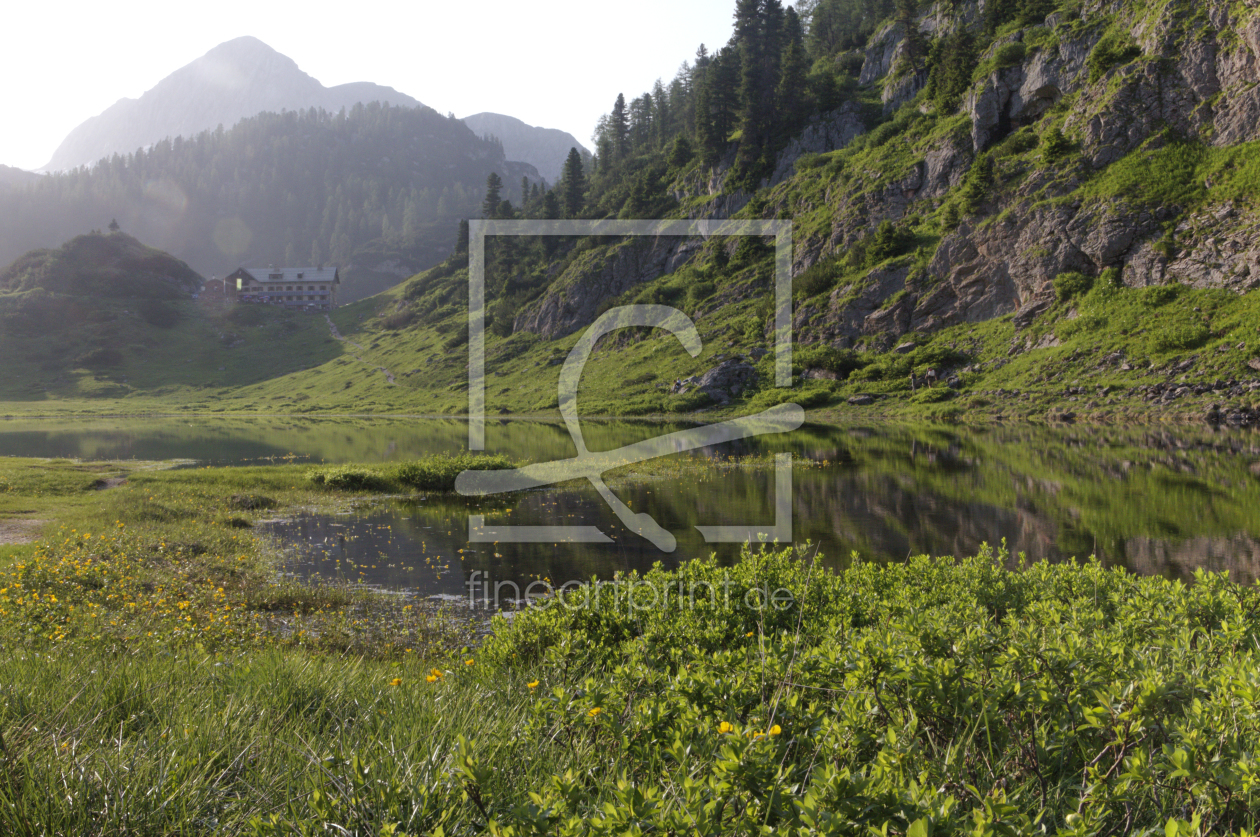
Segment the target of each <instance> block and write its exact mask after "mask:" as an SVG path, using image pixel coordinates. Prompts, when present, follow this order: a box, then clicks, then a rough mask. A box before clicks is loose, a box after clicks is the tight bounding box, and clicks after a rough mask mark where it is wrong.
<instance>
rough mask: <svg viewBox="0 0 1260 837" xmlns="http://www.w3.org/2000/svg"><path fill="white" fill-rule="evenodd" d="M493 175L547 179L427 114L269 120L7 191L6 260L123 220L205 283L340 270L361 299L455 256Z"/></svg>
mask: <svg viewBox="0 0 1260 837" xmlns="http://www.w3.org/2000/svg"><path fill="white" fill-rule="evenodd" d="M492 171H493V172H497V173H499V174H502V175H503V176H504V177H505V178H506V179H507V181H508V183H509V184H513V185H512V186H510V187H509V188H513V189H519V183H520V181H521V179H522V178H523V177H530V178H533V179H535V180H536V179H537V173H536V172H535V171H534V170H533V168H532V167H530V166H527V165H524V164H517V163H509V162H508V161H506V160H505V159H504V155H503V150H502V148H501V146H499V145H498V144H497V143H495V142H491V141H486V140H483V139H481V138H479V137H477V136H476V135H475V134H473V132H472V131H470V130H469V129H468V128H467V126H465V125H464V124H463V123H462V122H460V121H459V120H455V119H450V118H447V117H444V116H441V115H439V114H438V113H436V112H435V111H433V110H431V109H428V108H394V107H388V106H382V105H379V104H376V103H373V104H370V105H367V106H357V107H355V108H353V109H351V110H350V111H348V112H345V111H342V112H338V113H336V114H332V113H328V112H325V111H316V110H308V111H303V112H287V113H283V114H271V113H265V114H260V115H258V116H255V117H253V118H250V119H246V120H243V121H241V122H240V123H239V124H237V125H236V126H235V127H234V128H232V129H231V130H217V131H212V132H204V133H201V134H198V135H197V136H195V137H193V138H191V139H181V138H176V139H175V140H174V141H170V140H167V141H163V142H159V143H157V144H156V145H154V146H152V147H151V148H149V149H148V150H144V151H138V152H136V153H135V154H130V155H127V156H125V157H124V156H114V157H111V158H109V159H107V160H103V161H102V162H101V163H100V164H99V165H97V166H96V167H94V168H91V169H76V170H74V171H70V172H66V173H62V174H57V175H51V176H48V177H42V178H34V179H32V180H31V181H30V182H29V183H27V184H26V185H25V186H22V187H20V188H13V189H10V190H0V263H8V262H10V261H12V260H13V259H15V258H17V257H18V256H20V255H21V254H22V253H24V252H26V251H27V250H30V249H33V248H37V247H48V246H55V245H58V244H60V243H61V242H62V241H65V240H66V239H68V238H71V237H73V236H74V235H77V234H81V233H85V232H88V231H89V230H91V229H102V228H104V227H105V226H106V225H107V224H109V223H110V221H111V220H112V219H117V221H118V223H119V224H120V225H121V226H122V228H123V229H124V230H125V231H127V232H130V233H132V234H134V235H136V236H137V237H138V238H140V239H142V240H144V241H145V242H146V243H149V244H152V245H153V246H156V247H158V248H160V249H163V250H167V251H169V252H171V253H173V254H174V255H176V256H178V257H179V258H181V259H183V260H184V261H187V262H188V263H189V264H190V265H192V266H193V267H194V268H195V269H196V270H198V272H200V273H202V274H204V275H206V276H210V275H212V274H218V275H220V276H221V275H224V274H226V273H228V272H230V271H231V270H233V269H235V268H236V267H239V266H240V265H242V264H268V263H288V264H295V263H312V264H318V263H326V262H331V263H335V264H338V265H339V266H341V267H342V275H343V278H344V279H345V281H346V286H347V287H346V290H347V297H348V298H350V299H353V298H356V296H358V295H363V294H361V293H360V294H356V293H355V286H356V283H365V284H367V285H368V286H369V288H370V290H371V292H375V291H377V290H380V289H381V285H382V278H383V281H384V282H385V283H388V284H392V283H393V282H397V281H399V280H400V279H401V278H405V277H406V276H409V275H411V274H412V273H414V272H415V271H417V270H419V269H422V268H424V267H426V266H428V265H432V264H435V263H436V262H438V261H440V260H441V259H442V258H444V257H445V256H446V255H447V254H448V253H449V252H450V250H451V247H452V245H453V243H454V239H455V233H456V227H457V219H458V218H460V217H467V216H468V215H469V214H470V213H472V212H474V211H475V207H476V206H477V205H478V204H479V203H480V201H481V198H482V194H481V193H482V190H483V184H484V182H485V179H486V175H487V174H488V173H489V172H492ZM373 282H375V283H376V284H372V283H373ZM385 286H387V284H386V285H385Z"/></svg>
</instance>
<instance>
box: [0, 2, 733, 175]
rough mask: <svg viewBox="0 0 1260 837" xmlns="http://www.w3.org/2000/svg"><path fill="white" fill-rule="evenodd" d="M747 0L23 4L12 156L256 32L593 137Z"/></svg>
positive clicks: (356, 73) (4, 61)
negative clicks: (620, 98)
mask: <svg viewBox="0 0 1260 837" xmlns="http://www.w3.org/2000/svg"><path fill="white" fill-rule="evenodd" d="M734 9H735V0H633V2H617V3H612V2H607V0H602V2H601V0H594V2H591V1H590V0H587V2H579V0H538V2H533V3H529V2H522V1H521V0H481V1H480V2H463V3H461V2H458V0H457V1H456V2H434V1H433V0H411V2H394V3H391V2H381V0H356V2H352V3H335V4H334V3H328V4H319V3H311V2H309V1H308V2H302V3H296V2H269V1H268V0H248V2H245V1H243V0H212V2H203V3H172V2H171V1H170V0H162V1H161V2H155V0H131V1H130V2H123V3H110V2H102V1H101V0H93V2H90V3H88V2H57V0H53V2H52V3H12V4H8V6H7V7H6V9H5V13H4V17H5V46H4V49H0V79H3V88H0V89H2V90H3V93H2V94H0V113H4V114H5V115H6V119H5V121H6V122H7V123H8V126H7V128H6V129H4V130H0V163H3V164H6V165H10V166H18V167H20V168H25V169H34V168H38V167H40V166H42V165H44V164H45V163H46V162H48V159H49V158H50V157H51V156H52V153H53V150H54V149H55V148H56V147H57V146H58V145H59V144H60V143H61V140H62V139H63V138H64V137H65V135H66V134H67V133H69V131H70V130H71V129H72V128H74V127H75V126H76V125H78V124H79V123H80V122H82V121H83V120H85V119H87V118H88V117H90V116H95V115H96V114H98V113H100V112H101V111H103V110H104V109H105V108H107V107H109V106H110V105H112V104H113V103H114V102H116V101H117V100H118V99H120V98H122V97H124V96H126V97H131V98H135V97H138V96H139V95H140V94H141V93H143V92H144V91H146V90H148V89H149V88H151V87H153V86H154V85H155V84H157V82H158V81H160V80H161V79H162V78H164V77H165V76H167V75H168V74H170V73H171V72H173V71H174V70H176V69H178V68H180V67H182V66H183V65H185V64H187V63H188V62H190V61H192V60H193V59H195V58H197V57H199V56H201V55H203V54H204V53H205V52H206V51H208V50H209V49H210V48H211V47H214V46H215V45H217V44H220V43H222V42H224V41H227V40H230V39H232V38H236V37H239V36H241V35H253V36H254V37H256V38H259V39H260V40H262V41H263V42H265V43H267V44H268V45H270V46H271V47H272V48H273V49H275V50H277V51H279V52H281V53H283V54H285V55H287V56H289V57H290V58H292V59H293V60H294V61H296V62H297V64H298V66H299V67H301V68H302V69H303V70H304V71H305V72H307V73H308V74H310V75H312V76H314V77H315V78H316V79H318V80H319V81H320V82H321V83H323V84H324V85H325V86H332V85H335V84H344V83H346V82H351V81H371V82H375V83H377V84H383V85H387V86H389V87H393V88H395V89H397V90H399V91H401V92H403V93H406V94H408V95H410V96H413V97H415V98H416V99H419V100H420V101H422V102H424V103H425V104H426V105H429V106H430V107H433V108H436V109H437V110H438V111H439V112H441V113H447V112H448V111H453V112H454V113H455V114H456V115H457V116H468V115H470V114H474V113H479V112H481V111H494V112H496V113H506V114H509V115H511V116H515V117H517V118H518V119H522V120H524V121H525V122H528V123H529V124H531V125H540V126H544V127H548V128H560V129H562V130H565V131H568V132H569V133H571V134H573V135H574V136H575V137H577V138H578V139H579V140H580V141H581V142H583V143H584V144H585V145H587V146H588V147H589V146H590V144H591V143H590V135H591V131H592V130H593V128H594V127H595V122H596V120H597V119H598V118H599V116H600V114H602V113H605V112H607V111H608V110H609V109H610V108H611V106H612V103H613V100H614V99H615V98H616V97H617V93H618V92H623V93H625V94H626V97H627V98H631V97H633V96H637V95H639V94H640V93H642V92H643V91H645V90H648V89H650V87H651V85H652V82H653V81H654V80H655V79H656V78H658V77H660V78H662V79H663V80H664V81H666V82H667V83H668V81H669V80H670V79H671V78H673V76H674V73H675V71H677V69H678V67H679V65H680V64H681V63H682V62H683V61H684V60H691V59H692V58H693V57H694V55H695V51H696V47H697V46H699V45H700V44H701V43H704V44H705V45H706V46H708V47H709V49H710V51H712V50H713V49H714V48H716V47H719V46H721V45H723V44H725V43H726V41H727V40H728V39H729V38H730V35H731V22H732V15H733V13H734Z"/></svg>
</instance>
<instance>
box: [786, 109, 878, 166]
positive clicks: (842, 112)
mask: <svg viewBox="0 0 1260 837" xmlns="http://www.w3.org/2000/svg"><path fill="white" fill-rule="evenodd" d="M864 133H866V126H865V125H863V124H862V116H861V108H860V107H859V106H858V105H857V103H856V102H845V103H844V105H842V106H841V107H840V108H838V109H837V110H834V111H832V112H831V113H827V114H824V115H823V116H821V117H818V118H815V119H813V120H811V121H810V123H809V124H808V125H806V126H805V129H804V130H803V131H801V133H800V134H798V135H797V136H796V137H794V138H793V139H792V141H791V142H789V143H788V144H787V147H786V148H784V149H783V151H781V152H779V156H778V158H777V159H776V160H775V165H774V173H773V174H771V175H770V178H769V180H768V181H767V183H766V185H768V186H777V185H779V184H780V183H782V182H783V181H784V180H787V179H788V178H789V177H791V176H792V175H793V173H794V172H795V163H796V161H797V160H798V159H800V158H801V157H803V156H804V155H806V154H825V153H827V152H828V151H835V150H836V149H838V148H844V147H845V146H846V145H848V144H849V143H851V142H853V140H855V139H857V138H858V137H859V136H861V135H862V134H864Z"/></svg>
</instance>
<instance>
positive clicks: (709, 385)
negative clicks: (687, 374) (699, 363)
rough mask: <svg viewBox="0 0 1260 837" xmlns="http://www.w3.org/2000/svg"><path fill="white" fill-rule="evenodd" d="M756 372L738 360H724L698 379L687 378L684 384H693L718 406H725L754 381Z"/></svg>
mask: <svg viewBox="0 0 1260 837" xmlns="http://www.w3.org/2000/svg"><path fill="white" fill-rule="evenodd" d="M756 377H757V370H756V368H755V367H753V366H752V365H751V364H748V363H744V362H743V361H740V360H734V359H732V360H724V361H722V362H721V363H719V364H718V365H717V366H715V367H713V368H712V369H710V370H709V371H708V372H705V373H704V374H703V375H701V376H699V377H698V378H688V379H687V380H686V381H683V383H684V384H686V383H689V382H694V384H695V386H696V388H697V389H699V390H700V391H701V392H703V393H704V394H705V395H707V396H709V397H710V398H711V399H713V400H714V401H716V402H718V403H719V404H725V403H727V402H729V401H730V400H731V399H732V398H734V397H735V396H737V395H739V394H740V393H741V392H743V391H744V390H746V389H748V386H749V385H750V384H751V383H752V382H753V381H754V380H755V379H756Z"/></svg>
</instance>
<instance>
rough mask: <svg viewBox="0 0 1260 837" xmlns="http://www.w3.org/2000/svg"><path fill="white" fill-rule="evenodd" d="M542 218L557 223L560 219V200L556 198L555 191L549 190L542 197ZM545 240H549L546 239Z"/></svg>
mask: <svg viewBox="0 0 1260 837" xmlns="http://www.w3.org/2000/svg"><path fill="white" fill-rule="evenodd" d="M542 204H543V218H545V219H546V220H548V221H557V220H559V219H560V199H559V198H557V197H556V190H555V189H550V190H548V191H547V194H545V195H543V200H542ZM547 240H550V238H548V239H547Z"/></svg>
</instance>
